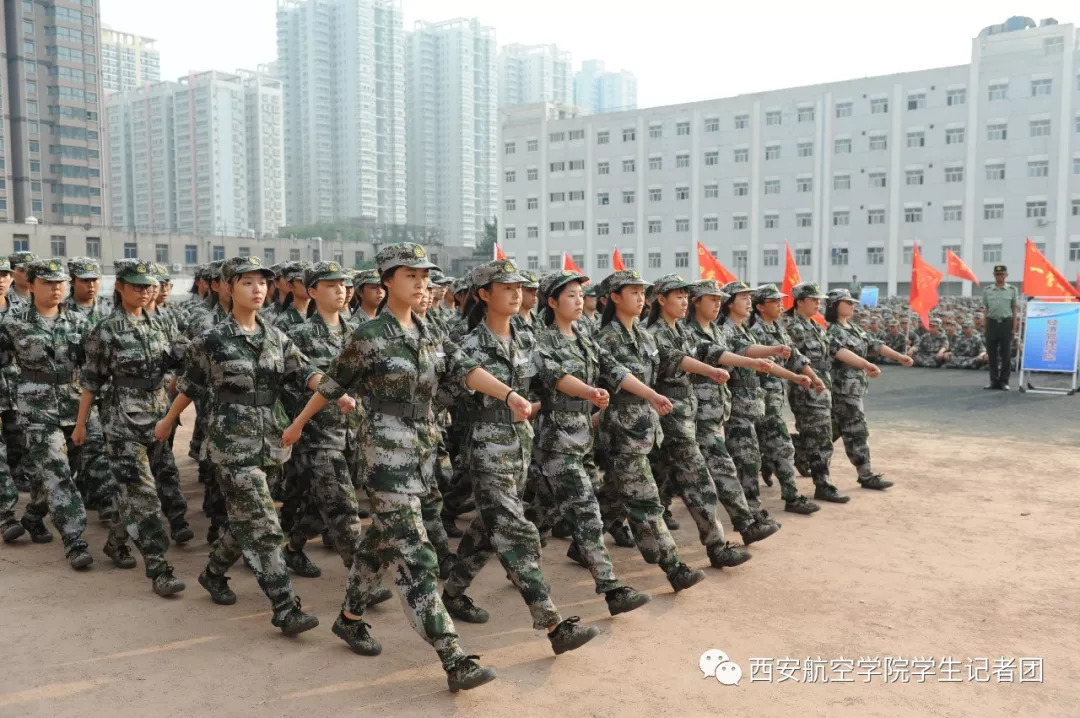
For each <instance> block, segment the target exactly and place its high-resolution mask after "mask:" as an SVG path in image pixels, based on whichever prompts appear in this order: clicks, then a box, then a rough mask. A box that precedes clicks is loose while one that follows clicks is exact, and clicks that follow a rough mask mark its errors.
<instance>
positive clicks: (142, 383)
mask: <svg viewBox="0 0 1080 718" xmlns="http://www.w3.org/2000/svg"><path fill="white" fill-rule="evenodd" d="M112 383H113V386H122V387H125V388H127V389H146V390H147V391H157V390H158V389H160V388H161V387H163V386H164V385H165V377H163V376H160V375H159V376H148V377H141V376H114V377H113V378H112ZM230 403H233V404H236V403H239V402H230Z"/></svg>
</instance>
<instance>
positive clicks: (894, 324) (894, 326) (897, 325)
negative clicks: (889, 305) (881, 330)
mask: <svg viewBox="0 0 1080 718" xmlns="http://www.w3.org/2000/svg"><path fill="white" fill-rule="evenodd" d="M885 326H886V327H888V328H889V329H899V328H900V322H898V321H896V320H895V319H890V320H889V321H888V322H887V323H886V324H885Z"/></svg>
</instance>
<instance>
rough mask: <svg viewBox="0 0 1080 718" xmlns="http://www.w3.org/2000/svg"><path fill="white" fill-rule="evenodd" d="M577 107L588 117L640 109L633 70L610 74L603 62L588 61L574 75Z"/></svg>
mask: <svg viewBox="0 0 1080 718" xmlns="http://www.w3.org/2000/svg"><path fill="white" fill-rule="evenodd" d="M574 104H575V105H577V106H578V107H580V108H581V109H582V111H583V112H585V113H586V114H597V113H600V112H623V111H626V110H636V109H637V78H636V77H634V73H632V72H630V71H629V70H618V71H615V72H608V71H607V70H606V69H605V68H604V63H603V62H602V61H600V60H586V61H585V62H583V63H582V64H581V69H580V70H578V72H577V74H575V75H574Z"/></svg>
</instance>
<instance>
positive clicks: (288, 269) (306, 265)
mask: <svg viewBox="0 0 1080 718" xmlns="http://www.w3.org/2000/svg"><path fill="white" fill-rule="evenodd" d="M309 269H311V262H305V261H303V260H301V261H298V262H289V263H288V264H286V265H285V266H284V267H282V269H281V276H283V277H284V278H285V279H287V280H289V281H290V282H302V281H304V277H305V276H306V272H307V270H309Z"/></svg>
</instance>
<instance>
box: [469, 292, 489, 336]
mask: <svg viewBox="0 0 1080 718" xmlns="http://www.w3.org/2000/svg"><path fill="white" fill-rule="evenodd" d="M481 289H486V290H488V291H489V292H490V291H491V283H490V282H489V283H488V284H485V285H484V286H483V287H481ZM469 297H470V298H474V299H475V301H474V302H473V305H472V307H470V308H469V313H468V314H467V315H466V316H467V317H468V319H467V322H468V325H469V331H470V332H471V331H472V330H473V329H476V326H477V325H478V324H479V323H480V322H482V321H484V319H485V318H486V317H487V309H488V306H487V302H485V301H484V300H483V299H481V298H480V290H479V289H477V290H473V291H471V292H469Z"/></svg>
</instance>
